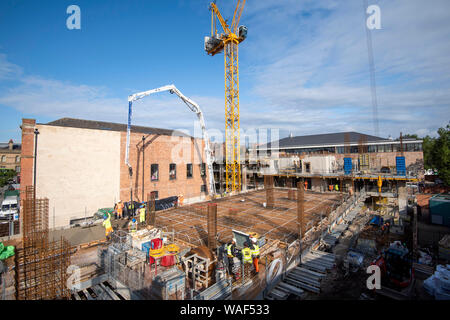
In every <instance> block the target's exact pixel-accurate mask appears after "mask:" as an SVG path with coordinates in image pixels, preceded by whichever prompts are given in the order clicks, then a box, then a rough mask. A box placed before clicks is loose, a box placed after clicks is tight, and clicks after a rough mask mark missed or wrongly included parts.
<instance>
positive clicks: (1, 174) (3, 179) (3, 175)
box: [0, 169, 17, 187]
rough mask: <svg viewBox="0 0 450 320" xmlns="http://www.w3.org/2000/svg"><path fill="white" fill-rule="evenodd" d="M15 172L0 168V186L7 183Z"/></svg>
mask: <svg viewBox="0 0 450 320" xmlns="http://www.w3.org/2000/svg"><path fill="white" fill-rule="evenodd" d="M16 174H17V173H16V172H15V171H14V170H11V169H1V170H0V187H3V186H5V185H6V184H7V183H8V180H10V179H12V178H14V177H15V176H16Z"/></svg>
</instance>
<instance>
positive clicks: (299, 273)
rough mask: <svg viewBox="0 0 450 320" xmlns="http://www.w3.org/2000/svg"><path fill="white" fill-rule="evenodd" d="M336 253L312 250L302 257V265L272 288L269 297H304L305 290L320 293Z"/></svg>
mask: <svg viewBox="0 0 450 320" xmlns="http://www.w3.org/2000/svg"><path fill="white" fill-rule="evenodd" d="M335 259H336V257H335V255H334V254H332V253H327V252H323V251H318V250H311V251H310V252H309V253H308V254H306V255H305V256H304V257H302V263H301V265H300V266H298V267H295V268H293V269H292V270H291V271H290V272H289V273H288V274H287V276H286V277H285V278H284V279H283V281H281V282H280V283H278V285H277V286H276V287H275V288H274V289H272V290H271V292H270V294H269V295H268V299H275V300H285V299H287V298H288V296H289V294H294V295H296V296H298V297H302V296H303V293H304V291H305V290H306V291H309V292H313V293H320V286H321V281H322V279H323V278H324V277H325V276H326V272H327V271H328V270H330V269H332V268H334V266H335Z"/></svg>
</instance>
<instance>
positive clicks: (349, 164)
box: [344, 158, 352, 174]
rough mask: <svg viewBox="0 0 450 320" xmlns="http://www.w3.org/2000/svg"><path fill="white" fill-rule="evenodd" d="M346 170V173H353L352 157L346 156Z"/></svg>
mask: <svg viewBox="0 0 450 320" xmlns="http://www.w3.org/2000/svg"><path fill="white" fill-rule="evenodd" d="M344 172H345V174H351V173H352V158H344Z"/></svg>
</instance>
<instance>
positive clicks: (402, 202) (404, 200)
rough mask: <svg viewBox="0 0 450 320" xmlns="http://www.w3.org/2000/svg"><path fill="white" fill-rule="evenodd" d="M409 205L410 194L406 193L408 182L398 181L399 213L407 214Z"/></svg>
mask: <svg viewBox="0 0 450 320" xmlns="http://www.w3.org/2000/svg"><path fill="white" fill-rule="evenodd" d="M407 205H408V194H407V193H406V182H404V181H398V211H399V212H400V214H406V208H407Z"/></svg>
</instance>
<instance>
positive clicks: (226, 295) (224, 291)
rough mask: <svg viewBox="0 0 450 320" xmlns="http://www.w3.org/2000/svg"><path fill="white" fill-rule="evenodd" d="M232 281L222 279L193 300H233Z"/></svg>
mask: <svg viewBox="0 0 450 320" xmlns="http://www.w3.org/2000/svg"><path fill="white" fill-rule="evenodd" d="M231 288H232V286H231V281H229V280H227V279H221V280H220V281H218V282H216V283H215V284H213V285H212V286H210V287H208V288H206V289H205V290H203V291H202V292H200V293H199V294H197V295H196V296H194V297H193V300H229V299H230V298H231Z"/></svg>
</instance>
